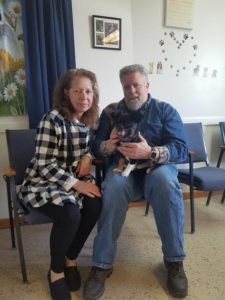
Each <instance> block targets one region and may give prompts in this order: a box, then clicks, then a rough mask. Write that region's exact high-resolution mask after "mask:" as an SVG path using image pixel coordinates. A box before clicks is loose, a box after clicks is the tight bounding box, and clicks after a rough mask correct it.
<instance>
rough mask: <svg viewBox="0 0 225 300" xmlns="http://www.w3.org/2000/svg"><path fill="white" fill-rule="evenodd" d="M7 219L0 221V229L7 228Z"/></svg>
mask: <svg viewBox="0 0 225 300" xmlns="http://www.w3.org/2000/svg"><path fill="white" fill-rule="evenodd" d="M9 226H10V225H9V219H0V229H4V228H9Z"/></svg>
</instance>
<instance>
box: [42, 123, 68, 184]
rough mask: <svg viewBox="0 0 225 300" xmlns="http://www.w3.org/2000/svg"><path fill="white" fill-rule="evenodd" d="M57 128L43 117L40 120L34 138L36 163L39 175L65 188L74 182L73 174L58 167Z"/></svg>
mask: <svg viewBox="0 0 225 300" xmlns="http://www.w3.org/2000/svg"><path fill="white" fill-rule="evenodd" d="M57 130H58V128H57V126H55V124H54V122H53V121H52V120H51V119H50V118H49V117H45V118H43V119H42V121H41V122H40V125H39V127H38V132H37V138H36V164H37V169H38V172H39V174H40V176H41V177H43V178H45V179H46V180H47V181H50V182H57V183H58V184H59V185H61V186H62V187H63V188H64V189H65V190H66V189H67V186H68V185H70V184H71V183H72V182H74V176H71V174H70V173H68V172H66V171H65V170H64V169H62V168H60V166H59V164H58V163H57V158H58V152H59V149H58V138H57V136H59V133H58V132H57Z"/></svg>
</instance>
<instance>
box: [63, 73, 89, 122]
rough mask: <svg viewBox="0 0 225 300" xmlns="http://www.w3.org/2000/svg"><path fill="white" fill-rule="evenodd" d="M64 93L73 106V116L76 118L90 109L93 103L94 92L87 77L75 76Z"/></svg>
mask: <svg viewBox="0 0 225 300" xmlns="http://www.w3.org/2000/svg"><path fill="white" fill-rule="evenodd" d="M65 93H66V94H67V96H68V97H69V99H70V102H71V104H72V106H73V107H74V110H75V113H74V117H75V118H77V119H78V120H79V119H80V118H81V117H82V115H83V114H84V113H85V112H86V111H87V110H89V109H90V107H91V106H92V103H93V98H94V93H93V89H92V83H91V80H90V79H89V78H88V77H84V76H83V77H75V78H74V79H73V80H72V82H71V87H70V89H69V90H65Z"/></svg>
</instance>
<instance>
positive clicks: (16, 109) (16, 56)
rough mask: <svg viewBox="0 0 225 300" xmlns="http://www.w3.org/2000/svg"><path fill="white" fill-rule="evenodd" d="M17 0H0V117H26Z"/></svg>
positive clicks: (19, 5)
mask: <svg viewBox="0 0 225 300" xmlns="http://www.w3.org/2000/svg"><path fill="white" fill-rule="evenodd" d="M25 85H26V76H25V70H24V47H23V30H22V7H21V3H20V1H11V0H0V116H19V115H24V114H26V105H25Z"/></svg>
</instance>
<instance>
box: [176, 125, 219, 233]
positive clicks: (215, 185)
mask: <svg viewBox="0 0 225 300" xmlns="http://www.w3.org/2000/svg"><path fill="white" fill-rule="evenodd" d="M184 125H185V131H186V134H187V141H188V147H189V157H188V160H187V161H186V163H188V164H189V168H187V169H179V173H178V179H179V181H180V182H181V183H183V184H187V185H189V187H190V206H191V232H192V233H194V231H195V215H194V190H201V191H208V192H213V191H216V190H224V189H225V170H224V169H220V168H218V167H211V166H210V165H209V162H208V157H207V152H206V146H205V142H204V135H203V127H202V123H186V124H184ZM197 163H199V164H200V163H201V166H199V165H197ZM209 197H211V193H209V196H208V199H209ZM207 201H208V200H207Z"/></svg>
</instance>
